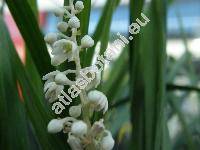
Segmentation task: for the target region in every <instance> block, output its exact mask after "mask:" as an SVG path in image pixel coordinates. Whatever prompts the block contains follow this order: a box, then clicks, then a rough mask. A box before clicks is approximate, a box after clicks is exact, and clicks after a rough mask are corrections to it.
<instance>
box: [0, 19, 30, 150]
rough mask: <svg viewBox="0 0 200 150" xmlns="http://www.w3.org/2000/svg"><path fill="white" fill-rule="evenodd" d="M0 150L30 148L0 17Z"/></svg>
mask: <svg viewBox="0 0 200 150" xmlns="http://www.w3.org/2000/svg"><path fill="white" fill-rule="evenodd" d="M0 33H1V34H0V41H1V42H0V120H1V121H0V130H1V135H0V149H8V150H11V149H17V150H18V149H22V150H27V149H29V148H30V143H29V137H28V132H27V127H28V122H27V119H26V116H25V109H24V104H23V102H22V99H20V95H19V93H18V88H17V79H16V76H14V65H13V63H12V62H11V61H10V60H11V55H10V45H12V42H11V40H10V39H9V35H8V32H7V30H6V29H5V24H4V22H3V19H2V16H0ZM19 135H20V136H19Z"/></svg>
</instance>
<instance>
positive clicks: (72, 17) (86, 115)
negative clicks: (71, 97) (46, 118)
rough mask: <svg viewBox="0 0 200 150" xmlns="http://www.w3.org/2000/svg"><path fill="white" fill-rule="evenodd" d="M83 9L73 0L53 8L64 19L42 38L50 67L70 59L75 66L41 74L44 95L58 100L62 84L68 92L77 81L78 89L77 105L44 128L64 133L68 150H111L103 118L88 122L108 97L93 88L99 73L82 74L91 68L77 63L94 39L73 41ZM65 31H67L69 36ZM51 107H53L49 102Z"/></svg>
mask: <svg viewBox="0 0 200 150" xmlns="http://www.w3.org/2000/svg"><path fill="white" fill-rule="evenodd" d="M83 9H84V4H83V2H82V1H76V2H75V3H74V1H73V0H69V6H63V7H61V8H58V9H56V10H55V11H54V14H55V16H56V17H59V18H61V19H62V20H63V18H64V20H63V21H60V22H59V23H58V24H57V29H58V32H57V33H49V34H47V35H46V36H45V37H44V40H45V41H46V43H47V44H48V45H49V46H50V48H51V54H52V57H51V64H52V65H53V66H59V65H60V64H62V63H64V62H65V61H73V62H74V63H75V65H76V69H75V70H70V69H67V70H65V71H63V72H61V71H58V70H56V71H53V72H50V73H48V74H46V75H45V76H43V80H45V84H44V93H45V98H46V99H47V100H48V102H49V103H53V102H55V101H56V100H58V99H59V101H60V99H61V98H62V96H61V93H63V91H64V89H65V86H68V87H69V86H70V88H69V89H68V91H71V90H72V88H74V87H75V85H77V83H79V84H78V85H79V86H78V88H77V87H76V89H78V90H79V91H80V92H79V94H78V95H79V97H80V104H78V105H75V106H71V107H70V108H69V113H68V114H69V116H67V117H65V118H58V119H52V120H51V121H50V122H49V124H48V126H47V130H48V132H49V133H58V132H61V131H62V132H63V133H67V136H68V140H67V142H68V144H69V146H70V147H71V149H72V150H83V149H86V150H111V149H112V148H113V147H114V139H113V137H112V135H111V133H110V132H109V131H108V130H106V129H105V126H104V123H103V119H100V120H99V121H95V122H94V123H93V124H92V123H91V122H90V117H91V116H92V115H93V113H95V112H100V111H102V112H103V114H105V113H106V111H107V110H108V100H107V97H106V96H105V95H104V94H103V93H102V92H100V91H97V90H95V88H97V86H98V85H99V84H100V80H101V73H100V72H95V73H91V74H90V77H89V76H86V74H87V73H88V72H92V70H94V67H93V66H89V67H86V68H81V65H80V56H79V53H80V51H82V50H83V49H87V48H90V47H92V46H94V40H93V39H92V38H91V37H90V36H89V35H84V36H82V38H81V40H80V44H79V43H78V42H77V36H78V35H79V34H80V31H79V28H80V26H81V22H80V20H79V19H78V17H77V16H76V15H77V14H79V13H80V12H81V11H82V10H83ZM66 33H70V35H69V34H66ZM98 59H101V58H97V60H98ZM98 64H99V63H98ZM100 66H101V65H100ZM101 68H102V66H101ZM101 70H102V69H101ZM68 74H74V75H75V76H76V81H73V80H71V79H69V78H68ZM82 76H85V78H86V79H92V80H90V82H88V83H87V84H83V83H85V82H83V79H81V77H82ZM62 101H63V99H62ZM56 103H58V102H56ZM53 107H56V106H55V105H53V106H52V108H53Z"/></svg>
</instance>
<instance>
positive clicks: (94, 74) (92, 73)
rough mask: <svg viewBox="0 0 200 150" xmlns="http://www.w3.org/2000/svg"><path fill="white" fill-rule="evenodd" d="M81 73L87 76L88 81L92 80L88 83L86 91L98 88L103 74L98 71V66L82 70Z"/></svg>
mask: <svg viewBox="0 0 200 150" xmlns="http://www.w3.org/2000/svg"><path fill="white" fill-rule="evenodd" d="M81 72H82V73H83V74H85V75H86V76H87V78H88V79H90V80H91V81H90V82H88V85H87V86H86V88H85V90H86V91H89V90H91V89H93V88H97V86H98V85H99V84H100V81H101V73H100V72H98V71H97V68H96V66H90V67H86V68H83V69H81Z"/></svg>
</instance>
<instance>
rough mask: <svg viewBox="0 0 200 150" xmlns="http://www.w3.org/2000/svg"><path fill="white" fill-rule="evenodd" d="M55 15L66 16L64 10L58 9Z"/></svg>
mask: <svg viewBox="0 0 200 150" xmlns="http://www.w3.org/2000/svg"><path fill="white" fill-rule="evenodd" d="M54 14H55V16H56V17H63V16H64V14H65V9H64V8H57V9H55V10H54Z"/></svg>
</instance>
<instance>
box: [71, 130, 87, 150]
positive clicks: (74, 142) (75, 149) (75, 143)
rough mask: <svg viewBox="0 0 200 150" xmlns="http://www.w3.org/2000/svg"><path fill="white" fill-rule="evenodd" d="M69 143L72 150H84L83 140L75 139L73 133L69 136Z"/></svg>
mask: <svg viewBox="0 0 200 150" xmlns="http://www.w3.org/2000/svg"><path fill="white" fill-rule="evenodd" d="M67 142H68V143H69V145H70V147H71V149H72V150H83V146H82V144H81V140H80V139H79V138H77V137H75V136H74V135H73V134H72V133H69V134H68V140H67Z"/></svg>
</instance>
